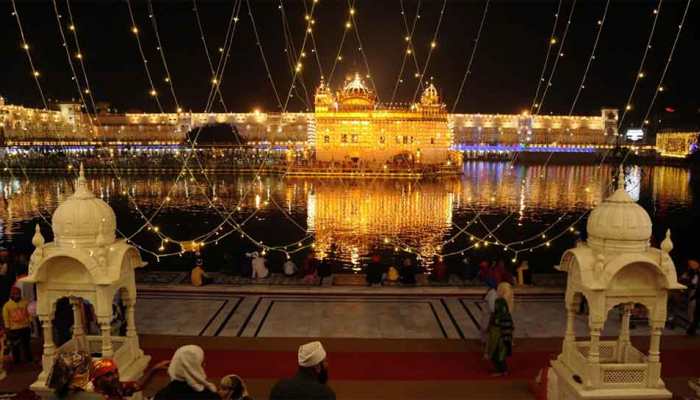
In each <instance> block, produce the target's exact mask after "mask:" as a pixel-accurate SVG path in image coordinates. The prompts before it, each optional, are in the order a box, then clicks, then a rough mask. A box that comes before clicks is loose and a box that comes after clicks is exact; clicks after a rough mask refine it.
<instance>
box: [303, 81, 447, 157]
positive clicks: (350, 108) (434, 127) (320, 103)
mask: <svg viewBox="0 0 700 400" xmlns="http://www.w3.org/2000/svg"><path fill="white" fill-rule="evenodd" d="M315 106H316V109H315V121H316V127H315V134H314V135H313V137H312V138H311V140H310V141H311V143H312V144H313V146H314V147H315V149H316V160H317V161H322V162H327V161H336V162H338V161H351V160H352V161H359V160H361V161H363V162H370V163H386V162H391V161H393V160H396V159H397V158H402V159H405V160H412V161H415V162H420V163H424V164H441V163H444V162H446V161H447V159H448V155H449V148H450V146H451V145H452V134H451V131H450V129H449V126H448V118H447V111H446V110H445V105H444V104H443V103H440V97H439V96H438V92H437V89H435V86H433V84H430V85H429V86H428V87H427V88H426V89H425V91H424V92H423V95H422V96H421V99H420V102H419V103H415V104H410V105H403V106H401V105H396V106H394V105H383V104H381V103H378V102H377V98H376V96H375V94H374V92H373V91H372V90H371V89H369V88H367V86H365V83H364V82H363V81H362V79H361V78H360V76H359V75H357V74H356V75H355V77H354V78H353V79H350V80H348V81H347V82H346V84H345V86H344V87H343V89H342V90H341V91H339V92H337V93H336V94H335V95H334V94H333V93H332V92H331V90H330V88H329V87H328V86H327V85H326V84H325V83H324V82H321V85H320V86H319V87H318V89H317V91H316V98H315Z"/></svg>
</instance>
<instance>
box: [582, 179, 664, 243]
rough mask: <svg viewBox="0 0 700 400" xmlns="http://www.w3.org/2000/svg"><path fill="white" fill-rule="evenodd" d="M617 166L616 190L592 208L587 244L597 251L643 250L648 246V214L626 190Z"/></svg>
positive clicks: (649, 231)
mask: <svg viewBox="0 0 700 400" xmlns="http://www.w3.org/2000/svg"><path fill="white" fill-rule="evenodd" d="M624 181H625V176H624V172H623V171H622V170H620V176H619V178H618V184H617V190H616V191H615V192H614V193H613V194H612V196H610V197H608V198H607V199H605V200H604V201H603V202H602V203H601V204H600V205H599V206H598V207H596V208H595V209H593V211H592V212H591V215H590V216H589V217H588V223H587V225H586V230H587V231H588V240H587V242H588V244H589V246H591V247H592V248H595V249H598V250H600V251H619V252H644V251H646V249H647V248H648V247H649V238H650V237H651V218H649V214H648V213H647V212H646V210H644V208H642V207H641V206H640V205H639V204H637V203H635V202H634V200H632V198H631V197H630V195H629V194H627V192H626V191H625V184H624Z"/></svg>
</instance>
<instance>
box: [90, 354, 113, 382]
mask: <svg viewBox="0 0 700 400" xmlns="http://www.w3.org/2000/svg"><path fill="white" fill-rule="evenodd" d="M118 370H119V369H118V368H117V364H116V363H115V362H114V360H112V359H109V358H103V359H101V360H97V361H95V362H94V363H92V380H95V379H97V378H99V377H101V376H104V375H106V374H108V373H110V372H117V371H118Z"/></svg>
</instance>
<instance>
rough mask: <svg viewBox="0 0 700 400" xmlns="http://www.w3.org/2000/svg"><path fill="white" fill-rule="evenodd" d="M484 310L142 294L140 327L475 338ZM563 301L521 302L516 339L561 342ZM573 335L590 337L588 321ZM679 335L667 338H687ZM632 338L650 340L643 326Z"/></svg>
mask: <svg viewBox="0 0 700 400" xmlns="http://www.w3.org/2000/svg"><path fill="white" fill-rule="evenodd" d="M482 308H483V304H482V303H481V301H480V300H479V299H478V298H475V297H473V296H472V297H467V296H463V297H460V296H450V297H432V296H366V295H359V296H327V295H326V296H324V295H315V296H310V295H307V296H300V295H283V294H280V295H277V294H273V295H227V294H206V293H202V294H192V293H189V294H188V293H178V294H169V293H145V294H142V295H140V296H139V300H138V303H137V312H136V322H137V326H138V329H139V332H141V333H145V334H171V335H193V336H196V335H201V336H228V337H235V336H237V337H349V338H412V339H420V338H452V339H475V338H478V337H479V329H480V327H481V324H482ZM564 315H565V314H564V307H563V302H562V300H561V299H560V298H557V297H552V296H543V297H541V298H537V297H531V298H527V299H522V300H520V301H516V307H515V311H514V313H513V318H514V323H515V328H516V329H515V336H516V337H523V338H533V337H534V338H536V337H561V336H563V334H564V330H565V318H564ZM619 325H620V318H619V317H618V316H617V315H616V314H615V313H614V312H611V315H610V316H609V318H608V322H607V323H606V325H605V329H604V332H603V334H604V335H611V336H612V335H616V334H617V332H618V331H619ZM575 328H576V332H577V335H579V336H585V335H586V333H587V328H586V316H578V317H577V320H576V326H575ZM682 333H683V331H682V329H680V328H676V330H673V331H671V330H667V331H666V332H665V334H669V335H671V334H682ZM632 334H633V335H646V334H648V327H647V326H645V325H644V324H640V325H639V326H637V327H635V328H634V329H632Z"/></svg>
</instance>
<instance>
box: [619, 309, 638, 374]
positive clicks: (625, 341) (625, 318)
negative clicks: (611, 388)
mask: <svg viewBox="0 0 700 400" xmlns="http://www.w3.org/2000/svg"><path fill="white" fill-rule="evenodd" d="M633 307H634V305H633V304H632V303H626V304H623V305H622V320H621V322H620V336H619V337H618V338H617V352H618V353H617V354H618V362H625V361H626V357H625V355H626V353H627V348H628V346H629V345H630V319H631V317H632V308H633Z"/></svg>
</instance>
